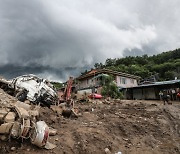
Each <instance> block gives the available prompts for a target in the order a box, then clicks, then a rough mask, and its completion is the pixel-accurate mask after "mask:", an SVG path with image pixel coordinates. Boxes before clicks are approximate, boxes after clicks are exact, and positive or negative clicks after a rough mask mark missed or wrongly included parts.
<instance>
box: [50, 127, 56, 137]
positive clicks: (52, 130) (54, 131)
mask: <svg viewBox="0 0 180 154" xmlns="http://www.w3.org/2000/svg"><path fill="white" fill-rule="evenodd" d="M56 134H57V129H53V128H49V135H50V136H54V135H56Z"/></svg>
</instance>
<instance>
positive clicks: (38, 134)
mask: <svg viewBox="0 0 180 154" xmlns="http://www.w3.org/2000/svg"><path fill="white" fill-rule="evenodd" d="M48 137H49V128H48V126H47V124H46V123H45V122H44V121H38V122H36V124H35V127H34V129H33V130H32V134H31V143H32V144H35V145H37V146H39V147H43V146H45V145H46V143H47V139H48Z"/></svg>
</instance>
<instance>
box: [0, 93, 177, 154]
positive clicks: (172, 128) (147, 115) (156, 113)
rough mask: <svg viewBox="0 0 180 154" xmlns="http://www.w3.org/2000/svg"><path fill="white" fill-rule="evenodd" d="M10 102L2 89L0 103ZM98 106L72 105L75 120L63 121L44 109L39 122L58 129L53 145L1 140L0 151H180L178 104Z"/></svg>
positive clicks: (127, 153) (128, 153) (134, 153)
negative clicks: (54, 145) (77, 113)
mask: <svg viewBox="0 0 180 154" xmlns="http://www.w3.org/2000/svg"><path fill="white" fill-rule="evenodd" d="M13 101H16V100H15V99H14V98H13V97H11V96H9V95H7V94H5V93H4V92H3V91H2V90H0V104H2V103H3V102H6V103H8V102H13ZM102 102H103V101H102ZM102 102H101V101H97V103H92V102H89V103H88V102H81V103H80V102H76V103H75V106H76V107H77V108H78V110H79V113H80V115H79V117H78V118H64V117H62V116H60V115H58V114H56V113H55V112H53V111H52V110H51V109H49V108H47V107H43V108H41V110H40V117H39V120H44V121H45V122H46V123H47V124H48V126H50V127H52V128H55V129H57V135H55V136H50V138H49V140H50V142H51V143H54V144H56V145H57V147H56V148H55V149H53V150H45V149H41V148H38V147H36V146H33V145H32V144H31V143H30V142H29V140H23V141H22V140H20V139H19V140H12V139H10V140H9V141H0V153H18V154H23V153H26V154H35V153H36V154H37V153H45V154H46V153H47V154H48V153H54V154H69V153H77V154H86V153H87V154H90V153H98V154H101V153H102V154H104V153H105V149H106V148H108V149H109V151H110V152H111V153H117V152H122V153H123V154H176V153H177V154H178V153H180V102H173V104H172V105H163V103H162V102H160V101H137V100H129V101H128V100H123V101H120V100H118V101H114V100H111V101H109V102H108V103H107V102H105V103H102ZM12 147H15V148H12Z"/></svg>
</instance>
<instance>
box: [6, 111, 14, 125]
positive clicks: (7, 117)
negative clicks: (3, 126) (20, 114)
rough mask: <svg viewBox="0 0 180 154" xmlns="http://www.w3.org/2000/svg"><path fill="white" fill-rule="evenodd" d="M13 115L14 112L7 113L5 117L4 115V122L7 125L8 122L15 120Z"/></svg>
mask: <svg viewBox="0 0 180 154" xmlns="http://www.w3.org/2000/svg"><path fill="white" fill-rule="evenodd" d="M15 116H16V115H15V113H14V112H9V113H8V114H7V115H6V117H5V118H4V122H7V123H9V122H14V120H15Z"/></svg>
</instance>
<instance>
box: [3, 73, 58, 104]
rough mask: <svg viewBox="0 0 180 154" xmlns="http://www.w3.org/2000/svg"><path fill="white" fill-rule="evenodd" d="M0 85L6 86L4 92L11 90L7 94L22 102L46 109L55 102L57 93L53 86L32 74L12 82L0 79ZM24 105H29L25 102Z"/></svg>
mask: <svg viewBox="0 0 180 154" xmlns="http://www.w3.org/2000/svg"><path fill="white" fill-rule="evenodd" d="M0 83H1V84H4V85H6V86H5V89H6V91H7V88H8V90H9V89H11V92H9V93H10V94H12V95H14V96H16V98H18V100H20V101H22V102H24V101H26V100H29V101H31V102H34V103H41V104H42V105H44V106H48V107H50V105H52V104H56V102H57V93H56V91H55V88H54V87H53V85H52V84H51V83H50V82H49V81H48V80H46V79H42V78H39V77H37V76H35V75H33V74H29V75H23V76H19V77H16V78H14V79H13V80H5V79H0ZM26 103H27V104H29V102H27V101H26Z"/></svg>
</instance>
